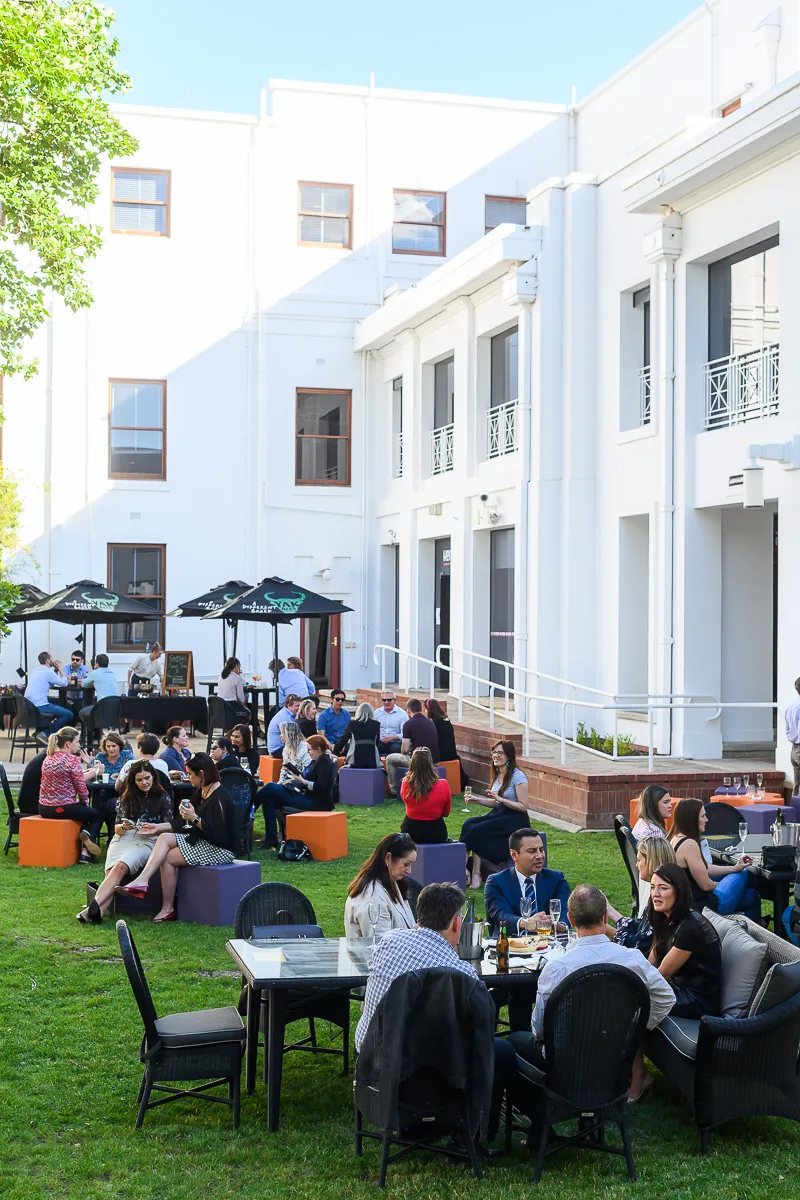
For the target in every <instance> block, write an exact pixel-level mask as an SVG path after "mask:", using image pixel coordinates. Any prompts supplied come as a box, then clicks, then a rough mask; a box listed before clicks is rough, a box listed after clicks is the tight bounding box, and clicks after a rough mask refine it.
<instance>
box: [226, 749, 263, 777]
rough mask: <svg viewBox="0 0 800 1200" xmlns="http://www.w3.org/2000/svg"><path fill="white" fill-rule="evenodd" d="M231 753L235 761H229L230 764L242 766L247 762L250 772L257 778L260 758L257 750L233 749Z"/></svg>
mask: <svg viewBox="0 0 800 1200" xmlns="http://www.w3.org/2000/svg"><path fill="white" fill-rule="evenodd" d="M233 753H234V756H235V757H236V759H237V761H236V762H235V763H231V764H230V766H232V767H244V764H245V763H247V766H248V767H249V768H250V774H251V775H254V776H255V778H256V779H258V760H259V759H260V758H261V755H260V754H259V753H258V751H257V750H234V752H233ZM246 769H247V768H245V770H246Z"/></svg>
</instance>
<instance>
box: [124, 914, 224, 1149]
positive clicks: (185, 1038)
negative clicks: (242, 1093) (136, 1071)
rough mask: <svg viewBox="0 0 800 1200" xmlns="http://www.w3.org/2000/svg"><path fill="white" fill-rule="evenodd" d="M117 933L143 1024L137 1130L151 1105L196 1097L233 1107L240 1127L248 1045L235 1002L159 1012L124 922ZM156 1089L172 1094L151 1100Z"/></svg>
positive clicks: (152, 1106)
mask: <svg viewBox="0 0 800 1200" xmlns="http://www.w3.org/2000/svg"><path fill="white" fill-rule="evenodd" d="M117 937H118V939H119V945H120V950H121V951H122V961H123V962H124V964H125V970H126V971H127V973H128V979H129V980H130V985H131V988H132V989H133V994H134V996H135V997H136V1003H137V1005H138V1008H139V1013H140V1015H141V1018H142V1021H143V1022H144V1037H143V1039H142V1046H141V1050H140V1051H139V1058H140V1060H141V1061H142V1062H143V1063H144V1078H143V1079H142V1083H141V1087H140V1088H139V1095H138V1097H137V1103H138V1105H139V1112H138V1116H137V1118H136V1128H137V1129H139V1128H140V1127H141V1125H142V1122H143V1121H144V1118H145V1114H146V1112H147V1110H148V1109H149V1108H156V1107H157V1106H158V1105H159V1104H169V1103H170V1101H172V1100H180V1099H181V1098H182V1097H183V1096H197V1097H198V1098H199V1099H201V1100H210V1101H214V1102H215V1103H217V1104H228V1105H230V1106H231V1108H232V1109H233V1127H234V1129H236V1128H238V1125H239V1084H240V1078H241V1073H242V1059H243V1057H244V1043H245V1028H244V1025H243V1024H242V1018H241V1017H240V1016H239V1014H238V1012H237V1011H236V1009H235V1008H234V1007H233V1006H232V1005H231V1006H229V1007H227V1008H209V1009H205V1010H202V1011H200V1012H190V1013H174V1014H173V1015H172V1016H169V1017H158V1016H156V1010H155V1005H154V1004H153V1000H152V997H151V995H150V989H149V987H148V986H147V979H146V978H145V974H144V969H143V967H142V963H141V960H140V958H139V955H138V953H137V950H136V945H135V943H134V940H133V938H132V937H131V933H130V930H129V929H128V926H127V925H126V924H125V922H124V921H117ZM197 1079H203V1080H206V1082H205V1083H201V1084H200V1085H199V1086H198V1087H193V1088H174V1087H168V1086H166V1085H167V1084H168V1083H176V1082H185V1081H186V1080H197ZM209 1080H210V1081H211V1082H208V1081H209ZM223 1084H227V1088H228V1095H227V1098H226V1097H224V1096H212V1095H209V1094H208V1092H209V1089H210V1088H214V1087H220V1086H221V1085H223ZM154 1091H155V1092H167V1093H169V1094H168V1095H166V1096H163V1097H161V1098H159V1099H158V1100H152V1101H151V1100H150V1094H151V1092H154Z"/></svg>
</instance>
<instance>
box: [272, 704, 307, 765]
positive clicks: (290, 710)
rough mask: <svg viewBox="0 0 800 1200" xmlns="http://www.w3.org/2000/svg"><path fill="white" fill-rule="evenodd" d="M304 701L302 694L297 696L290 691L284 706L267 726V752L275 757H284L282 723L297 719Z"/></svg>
mask: <svg viewBox="0 0 800 1200" xmlns="http://www.w3.org/2000/svg"><path fill="white" fill-rule="evenodd" d="M302 703H303V701H302V699H301V698H300V696H295V695H293V694H292V693H291V692H290V693H289V695H288V696H287V697H286V702H285V703H284V706H283V708H279V709H278V711H277V712H276V713H275V716H274V717H273V718H272V720H271V721H270V723H269V725H268V726H267V753H268V754H271V755H272V757H273V758H283V741H282V740H281V725H285V724H286V722H287V721H296V720H297V714H298V712H299V710H300V705H301V704H302Z"/></svg>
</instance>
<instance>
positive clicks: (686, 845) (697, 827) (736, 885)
mask: <svg viewBox="0 0 800 1200" xmlns="http://www.w3.org/2000/svg"><path fill="white" fill-rule="evenodd" d="M707 824H708V817H707V816H706V810H705V805H704V804H703V802H702V800H694V799H687V800H681V801H679V803H678V804H677V805H676V807H675V812H674V814H673V819H672V838H671V839H670V841H671V844H672V848H673V850H674V851H675V858H676V860H677V863H678V866H679V867H682V868H683V870H684V871H685V872H686V879H687V882H688V884H689V888H690V891H691V895H692V902H693V904H694V906H695V908H697V909H702V908H704V907H706V908H711V909H713V910H714V911H715V912H718V913H719V914H720V916H727V915H728V914H729V913H734V912H744V913H747V915H748V916H749V917H751V918H752V919H753V920H755V921H757V920H758V919H759V917H760V916H761V898H760V896H759V894H758V892H757V891H756V890H755V888H752V887H750V886H749V883H750V876H749V875H748V874H747V868H748V867H749V866H750V864H751V863H752V861H753V860H752V858H751V857H750V856H749V855H747V854H742V855H741V856H740V858H739V859H738V861H737V862H736V864H735V865H734V866H731V867H727V866H718V865H717V864H716V863H712V862H711V861H710V860H711V854H710V851H709V850H708V843H707V842H706V841H705V838H704V837H703V834H704V833H705V829H706V825H707Z"/></svg>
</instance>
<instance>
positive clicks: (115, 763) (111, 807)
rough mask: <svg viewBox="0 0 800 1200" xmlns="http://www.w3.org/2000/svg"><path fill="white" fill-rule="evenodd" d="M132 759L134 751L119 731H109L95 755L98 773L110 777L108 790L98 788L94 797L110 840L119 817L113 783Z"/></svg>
mask: <svg viewBox="0 0 800 1200" xmlns="http://www.w3.org/2000/svg"><path fill="white" fill-rule="evenodd" d="M132 761H133V751H132V750H131V748H130V746H129V745H128V743H127V742H126V741H125V739H124V738H122V737H121V736H120V735H119V734H118V733H107V734H106V735H105V737H104V738H103V739H102V740H101V742H100V750H99V753H97V754H95V756H94V765H95V770H96V771H97V774H98V775H108V777H109V786H108V790H107V791H106V790H105V789H104V788H102V789H100V788H98V789H97V791H96V793H95V797H94V807H95V808H97V809H99V810H100V811H102V813H103V817H104V820H105V824H106V829H107V831H108V840H109V841H111V838H112V836H113V833H114V825H115V823H116V819H117V793H116V790H115V789H114V787H113V786H112V785H113V784H115V783H116V782H117V779H118V778H119V773H120V771H121V770H122V768H123V766H124V765H125V763H128V762H132Z"/></svg>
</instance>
